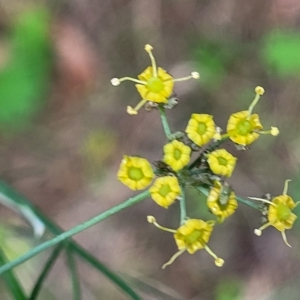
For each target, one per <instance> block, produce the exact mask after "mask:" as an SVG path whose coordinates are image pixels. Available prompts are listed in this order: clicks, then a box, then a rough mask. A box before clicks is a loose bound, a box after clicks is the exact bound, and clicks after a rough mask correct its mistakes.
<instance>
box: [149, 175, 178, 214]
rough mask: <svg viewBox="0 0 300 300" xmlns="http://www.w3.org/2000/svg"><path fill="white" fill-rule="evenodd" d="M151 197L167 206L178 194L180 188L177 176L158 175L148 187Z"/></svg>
mask: <svg viewBox="0 0 300 300" xmlns="http://www.w3.org/2000/svg"><path fill="white" fill-rule="evenodd" d="M149 192H150V194H151V197H152V199H153V200H154V201H155V202H156V203H157V204H158V205H160V206H162V207H164V208H168V207H169V206H170V205H171V204H173V202H174V201H175V200H176V198H177V197H178V196H179V195H180V193H181V189H180V186H179V183H178V179H177V177H174V176H165V177H159V178H157V179H156V180H155V182H154V184H153V185H152V186H151V188H150V189H149Z"/></svg>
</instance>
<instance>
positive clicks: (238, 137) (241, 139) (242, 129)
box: [225, 86, 279, 146]
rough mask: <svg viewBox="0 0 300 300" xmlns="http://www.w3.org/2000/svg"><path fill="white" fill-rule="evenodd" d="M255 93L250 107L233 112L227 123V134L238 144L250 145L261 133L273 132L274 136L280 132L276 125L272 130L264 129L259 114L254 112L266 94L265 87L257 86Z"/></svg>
mask: <svg viewBox="0 0 300 300" xmlns="http://www.w3.org/2000/svg"><path fill="white" fill-rule="evenodd" d="M255 93H256V96H255V98H254V100H253V101H252V103H251V104H250V106H249V109H248V110H244V111H240V112H237V113H234V114H232V115H231V116H230V117H229V120H228V123H227V134H225V136H229V138H230V139H231V140H232V141H233V142H234V143H236V144H238V145H242V146H246V145H250V144H252V143H253V142H254V141H255V140H257V139H258V138H259V135H260V134H271V135H273V136H276V135H278V134H279V130H278V128H276V127H271V130H268V131H263V126H262V124H261V123H260V120H259V116H258V114H252V111H253V109H254V107H255V105H256V104H257V102H258V100H259V98H260V96H261V95H263V94H264V89H263V88H262V87H260V86H257V87H256V88H255Z"/></svg>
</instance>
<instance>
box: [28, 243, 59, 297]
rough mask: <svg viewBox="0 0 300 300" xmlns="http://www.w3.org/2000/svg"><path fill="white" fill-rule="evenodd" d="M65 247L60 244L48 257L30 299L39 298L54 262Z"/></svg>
mask: <svg viewBox="0 0 300 300" xmlns="http://www.w3.org/2000/svg"><path fill="white" fill-rule="evenodd" d="M62 249H63V245H58V246H57V247H56V248H55V249H54V250H53V252H52V254H51V255H50V257H49V258H48V260H47V262H46V264H45V266H44V268H43V270H42V272H41V274H40V276H39V278H38V280H37V281H36V283H35V285H34V287H33V289H32V292H31V295H30V296H29V298H28V300H35V299H37V297H38V295H39V292H40V290H41V288H42V286H43V283H44V281H45V280H46V278H47V276H48V274H49V272H50V271H51V269H52V267H53V266H54V263H55V262H56V259H57V258H58V256H59V254H60V252H61V250H62Z"/></svg>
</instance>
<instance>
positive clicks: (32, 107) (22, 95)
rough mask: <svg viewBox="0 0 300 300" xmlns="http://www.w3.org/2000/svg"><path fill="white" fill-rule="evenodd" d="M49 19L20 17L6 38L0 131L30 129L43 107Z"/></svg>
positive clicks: (42, 13)
mask: <svg viewBox="0 0 300 300" xmlns="http://www.w3.org/2000/svg"><path fill="white" fill-rule="evenodd" d="M49 21H50V19H49V15H48V12H47V11H46V10H41V9H39V10H34V11H30V12H25V13H22V14H21V15H19V16H18V18H17V20H16V21H15V22H14V24H13V26H12V28H11V30H10V32H9V33H8V34H7V36H6V40H7V43H8V47H9V53H8V60H7V61H6V62H5V65H4V66H3V67H2V68H1V69H0V130H1V131H2V132H5V133H7V132H10V131H11V130H13V131H15V130H19V129H22V128H24V126H26V125H29V124H30V122H31V121H32V120H33V117H34V116H36V114H37V112H39V111H40V110H41V109H42V108H43V107H44V105H45V101H46V98H45V95H46V92H47V90H48V86H49V78H50V74H51V67H52V54H51V42H50V36H49V25H50V23H49Z"/></svg>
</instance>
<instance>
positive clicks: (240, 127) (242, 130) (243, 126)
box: [236, 119, 252, 135]
mask: <svg viewBox="0 0 300 300" xmlns="http://www.w3.org/2000/svg"><path fill="white" fill-rule="evenodd" d="M236 129H237V132H238V134H239V135H247V134H249V133H250V132H251V131H252V125H251V122H250V121H249V120H246V119H244V120H241V121H240V122H238V124H237V126H236Z"/></svg>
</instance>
